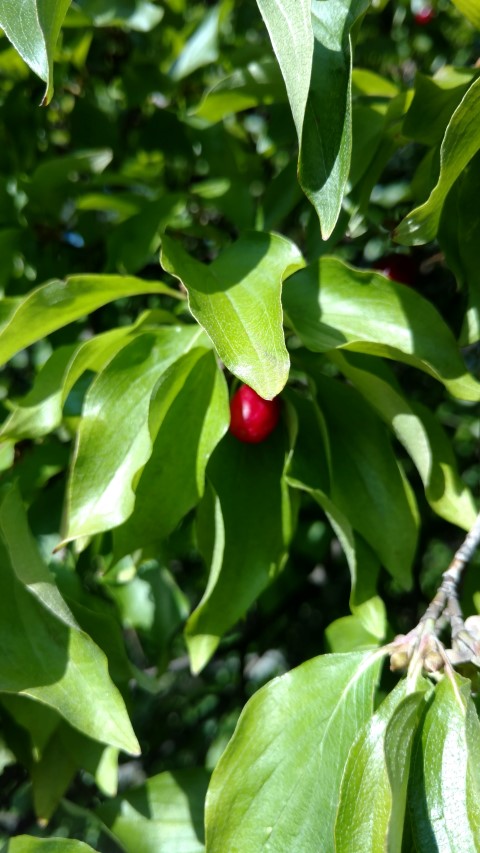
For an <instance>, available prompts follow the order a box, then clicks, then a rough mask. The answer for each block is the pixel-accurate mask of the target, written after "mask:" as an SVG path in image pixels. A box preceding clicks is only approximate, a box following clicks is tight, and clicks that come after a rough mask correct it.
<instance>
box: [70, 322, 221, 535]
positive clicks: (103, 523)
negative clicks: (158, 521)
mask: <svg viewBox="0 0 480 853" xmlns="http://www.w3.org/2000/svg"><path fill="white" fill-rule="evenodd" d="M202 337H203V338H204V340H203V344H205V341H206V338H205V336H204V334H203V332H202V330H201V329H199V328H198V327H197V326H171V327H164V328H163V329H159V330H158V331H157V332H155V333H154V332H151V333H148V332H146V333H144V334H142V335H139V336H138V337H136V338H134V340H133V341H130V342H129V343H127V344H126V346H124V347H123V348H122V349H121V350H120V352H119V353H118V354H117V355H116V356H115V357H114V358H113V359H112V361H110V362H109V364H107V366H106V367H105V369H104V370H103V371H102V372H101V373H99V374H98V376H97V377H96V379H95V380H94V382H93V383H92V385H91V386H90V388H89V390H88V392H87V395H86V398H85V403H84V408H83V414H82V419H81V423H80V428H79V432H78V436H77V444H76V449H75V456H74V460H73V467H72V472H71V476H70V481H69V487H68V496H67V504H66V523H65V528H66V533H65V541H69V540H71V539H76V538H78V537H79V536H90V535H92V534H94V533H99V532H101V531H103V530H109V529H111V528H112V527H116V526H118V525H119V524H121V523H122V522H124V521H125V520H126V519H127V518H128V516H129V515H130V514H131V512H132V511H133V506H134V500H135V495H134V491H133V484H132V481H133V478H134V476H135V474H136V473H137V471H139V470H140V469H141V468H142V466H143V465H145V463H146V462H147V460H148V458H149V457H150V455H151V452H152V441H151V437H150V432H149V426H148V416H149V409H150V401H151V397H152V394H153V391H154V388H155V385H156V383H157V382H158V380H159V379H160V377H161V375H162V374H163V373H164V372H165V371H166V370H167V368H168V367H170V366H171V365H172V364H173V363H174V362H175V361H176V360H177V359H178V358H179V357H180V356H181V355H184V354H185V353H186V352H188V350H190V349H192V348H193V347H195V346H197V345H198V344H202Z"/></svg>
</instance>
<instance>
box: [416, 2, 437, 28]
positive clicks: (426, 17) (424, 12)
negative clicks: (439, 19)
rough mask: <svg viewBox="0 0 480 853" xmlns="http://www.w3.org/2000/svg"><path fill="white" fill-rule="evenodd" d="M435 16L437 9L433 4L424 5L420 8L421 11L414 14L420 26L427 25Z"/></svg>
mask: <svg viewBox="0 0 480 853" xmlns="http://www.w3.org/2000/svg"><path fill="white" fill-rule="evenodd" d="M434 17H435V11H434V10H433V9H432V7H431V6H424V7H423V9H420V11H419V12H415V14H414V16H413V20H414V21H415V23H416V24H418V25H419V27H426V26H427V24H430V23H431V22H432V21H433V19H434Z"/></svg>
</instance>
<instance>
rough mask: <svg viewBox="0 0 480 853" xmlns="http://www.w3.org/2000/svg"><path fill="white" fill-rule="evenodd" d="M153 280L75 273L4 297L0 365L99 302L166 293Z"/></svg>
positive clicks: (166, 291) (166, 288) (160, 284)
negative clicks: (23, 293)
mask: <svg viewBox="0 0 480 853" xmlns="http://www.w3.org/2000/svg"><path fill="white" fill-rule="evenodd" d="M170 292H171V291H170V288H168V287H167V286H166V285H165V284H162V283H161V282H157V281H143V280H142V279H140V278H133V277H131V276H130V277H128V276H120V275H76V276H70V277H69V278H67V279H66V280H65V281H58V280H56V281H50V282H48V283H47V284H43V285H42V286H41V287H37V288H35V290H32V291H31V293H29V294H28V296H26V297H25V298H24V299H22V300H4V301H5V303H6V306H5V307H6V313H5V315H4V316H2V324H1V326H0V365H2V364H4V363H5V362H6V361H8V359H9V358H11V357H12V355H15V353H16V352H18V351H19V350H21V349H24V348H25V347H28V346H30V344H33V343H35V341H39V340H41V339H42V338H44V337H45V336H46V335H49V334H50V333H51V332H55V331H56V330H57V329H61V328H63V326H66V325H68V323H71V322H72V321H73V320H78V318H79V317H84V316H85V315H86V314H90V313H91V312H92V311H95V310H96V309H97V308H100V307H101V306H102V305H106V304H107V303H108V302H113V300H114V299H121V298H123V297H125V296H136V295H139V294H142V293H160V294H162V293H167V294H168V293H170Z"/></svg>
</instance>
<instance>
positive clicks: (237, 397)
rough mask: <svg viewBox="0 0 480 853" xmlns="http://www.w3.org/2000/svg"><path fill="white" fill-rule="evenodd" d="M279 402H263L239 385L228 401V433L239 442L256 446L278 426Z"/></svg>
mask: <svg viewBox="0 0 480 853" xmlns="http://www.w3.org/2000/svg"><path fill="white" fill-rule="evenodd" d="M279 417H280V400H279V398H278V397H275V398H274V399H273V400H264V399H263V397H260V396H259V395H258V394H257V392H256V391H254V390H253V388H249V386H248V385H241V386H240V388H239V389H238V391H237V392H236V393H235V394H234V395H233V397H232V399H231V401H230V432H231V433H232V434H233V435H234V436H235V438H238V439H239V440H240V441H246V442H248V443H249V444H257V443H258V442H260V441H263V440H264V439H265V438H267V436H269V435H270V433H271V432H273V430H274V429H275V427H276V426H277V424H278V419H279Z"/></svg>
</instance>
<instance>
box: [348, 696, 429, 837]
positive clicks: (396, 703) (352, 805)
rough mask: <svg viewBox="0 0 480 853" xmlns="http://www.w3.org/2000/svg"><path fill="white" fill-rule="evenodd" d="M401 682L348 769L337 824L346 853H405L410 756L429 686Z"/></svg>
mask: <svg viewBox="0 0 480 853" xmlns="http://www.w3.org/2000/svg"><path fill="white" fill-rule="evenodd" d="M406 686H407V682H406V681H401V682H400V683H399V684H398V685H397V687H396V688H395V689H394V690H393V691H392V692H391V693H390V694H389V695H388V696H387V698H386V699H385V700H384V701H383V702H382V704H381V705H380V707H379V709H378V711H377V712H376V713H375V714H374V716H373V717H372V718H371V719H370V720H369V721H368V722H367V723H366V724H365V726H364V728H363V729H362V730H361V731H360V733H359V735H358V737H357V739H356V740H355V743H354V744H353V746H352V748H351V750H350V752H349V755H348V759H347V763H346V766H345V772H344V774H343V778H342V785H341V789H340V802H339V806H338V812H337V818H336V823H335V843H336V849H338V850H341V851H342V853H343V851H345V853H358V851H359V850H368V851H372V853H382V851H384V850H388V851H389V853H400V851H401V850H402V833H403V824H404V817H405V806H406V800H407V782H408V773H409V767H410V756H411V751H412V744H413V738H414V735H415V731H416V727H417V723H418V718H419V715H420V711H421V708H422V705H423V704H424V697H425V692H426V691H427V690H428V683H427V682H425V681H422V682H419V684H418V688H419V689H418V692H415V693H410V694H408V693H407V690H406Z"/></svg>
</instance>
